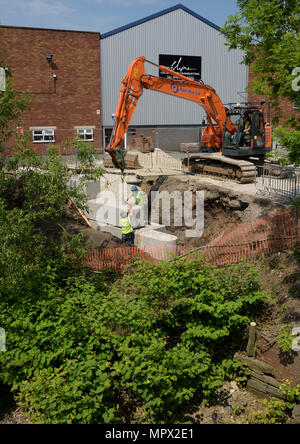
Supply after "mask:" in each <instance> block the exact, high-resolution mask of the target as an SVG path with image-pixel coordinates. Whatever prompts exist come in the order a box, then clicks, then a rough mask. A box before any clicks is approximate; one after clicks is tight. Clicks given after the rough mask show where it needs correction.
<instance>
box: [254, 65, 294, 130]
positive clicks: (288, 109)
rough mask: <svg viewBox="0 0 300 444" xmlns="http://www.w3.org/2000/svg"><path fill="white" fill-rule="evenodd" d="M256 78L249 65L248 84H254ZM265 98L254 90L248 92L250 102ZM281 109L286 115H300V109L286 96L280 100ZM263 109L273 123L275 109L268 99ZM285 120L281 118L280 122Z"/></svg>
mask: <svg viewBox="0 0 300 444" xmlns="http://www.w3.org/2000/svg"><path fill="white" fill-rule="evenodd" d="M254 80H255V77H254V76H253V73H252V70H251V66H250V67H249V78H248V84H249V85H251V84H253V81H254ZM264 99H265V96H256V95H254V94H253V93H252V92H249V93H248V102H250V103H256V102H261V101H263V100H264ZM280 109H281V111H282V113H283V116H284V117H287V116H291V115H292V116H296V115H298V116H299V110H295V109H294V105H293V103H291V102H290V101H289V100H287V99H285V98H284V99H282V100H281V102H280ZM263 110H264V113H265V118H266V120H268V121H269V122H270V123H272V119H273V117H274V111H273V110H272V107H271V105H270V104H269V102H268V100H267V103H266V105H264V107H263ZM283 122H284V118H283V119H280V121H279V124H281V123H283Z"/></svg>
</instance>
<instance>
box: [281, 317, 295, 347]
mask: <svg viewBox="0 0 300 444" xmlns="http://www.w3.org/2000/svg"><path fill="white" fill-rule="evenodd" d="M293 339H294V337H293V335H292V326H291V325H290V324H287V325H282V326H281V327H280V332H279V335H278V347H279V349H280V351H281V352H283V353H290V352H291V351H292V342H293Z"/></svg>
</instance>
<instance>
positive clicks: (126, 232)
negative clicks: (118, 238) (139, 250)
mask: <svg viewBox="0 0 300 444" xmlns="http://www.w3.org/2000/svg"><path fill="white" fill-rule="evenodd" d="M120 216H121V228H122V241H123V242H126V244H129V245H133V244H134V231H133V226H132V224H131V222H130V218H129V215H128V210H121V211H120Z"/></svg>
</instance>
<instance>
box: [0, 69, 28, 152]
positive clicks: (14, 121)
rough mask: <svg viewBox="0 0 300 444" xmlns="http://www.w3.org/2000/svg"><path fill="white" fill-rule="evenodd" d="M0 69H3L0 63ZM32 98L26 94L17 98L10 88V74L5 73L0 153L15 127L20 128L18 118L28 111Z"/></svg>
mask: <svg viewBox="0 0 300 444" xmlns="http://www.w3.org/2000/svg"><path fill="white" fill-rule="evenodd" d="M0 67H5V65H4V64H3V63H1V61H0ZM31 102H32V97H31V96H30V95H28V94H22V95H19V96H17V95H16V93H15V91H14V90H13V88H12V87H11V73H10V71H9V70H8V71H7V77H6V91H0V152H1V151H2V148H3V147H2V145H3V143H4V142H6V141H7V140H8V139H9V138H10V136H11V135H12V134H16V128H17V126H21V122H20V117H21V114H22V113H23V112H24V111H27V110H29V108H30V105H31Z"/></svg>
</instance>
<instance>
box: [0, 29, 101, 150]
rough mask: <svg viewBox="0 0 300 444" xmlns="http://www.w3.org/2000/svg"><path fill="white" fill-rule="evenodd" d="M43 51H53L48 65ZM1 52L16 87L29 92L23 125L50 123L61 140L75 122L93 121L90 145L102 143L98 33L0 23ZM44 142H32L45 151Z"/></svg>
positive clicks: (72, 133) (72, 132)
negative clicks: (19, 26)
mask: <svg viewBox="0 0 300 444" xmlns="http://www.w3.org/2000/svg"><path fill="white" fill-rule="evenodd" d="M46 54H53V63H52V65H50V64H49V63H48V61H47V60H46ZM0 58H1V60H2V61H4V62H5V65H6V66H8V67H9V68H10V69H11V70H12V74H13V88H14V89H15V91H17V92H18V93H21V92H25V91H30V92H32V93H33V95H34V103H33V105H32V107H31V111H30V112H27V113H25V114H23V116H22V122H23V125H24V128H27V129H29V128H30V127H36V126H37V127H42V126H45V127H51V126H54V127H56V130H55V145H60V144H61V142H62V141H63V140H65V139H66V138H68V137H74V136H75V135H76V130H75V129H74V127H75V126H85V125H86V126H94V127H95V129H94V147H95V148H96V149H100V148H101V149H102V128H101V119H102V116H101V114H98V113H99V111H98V113H97V110H101V105H100V104H101V90H100V34H98V33H89V32H72V31H59V30H45V29H43V30H42V29H31V28H15V27H6V26H0ZM53 75H56V76H57V80H56V82H54V79H53ZM48 144H49V143H34V144H32V146H33V147H34V148H35V149H36V150H37V151H38V152H42V151H43V152H45V151H46V148H47V146H48ZM9 147H10V149H12V148H11V147H12V142H11V143H10V144H9Z"/></svg>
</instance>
